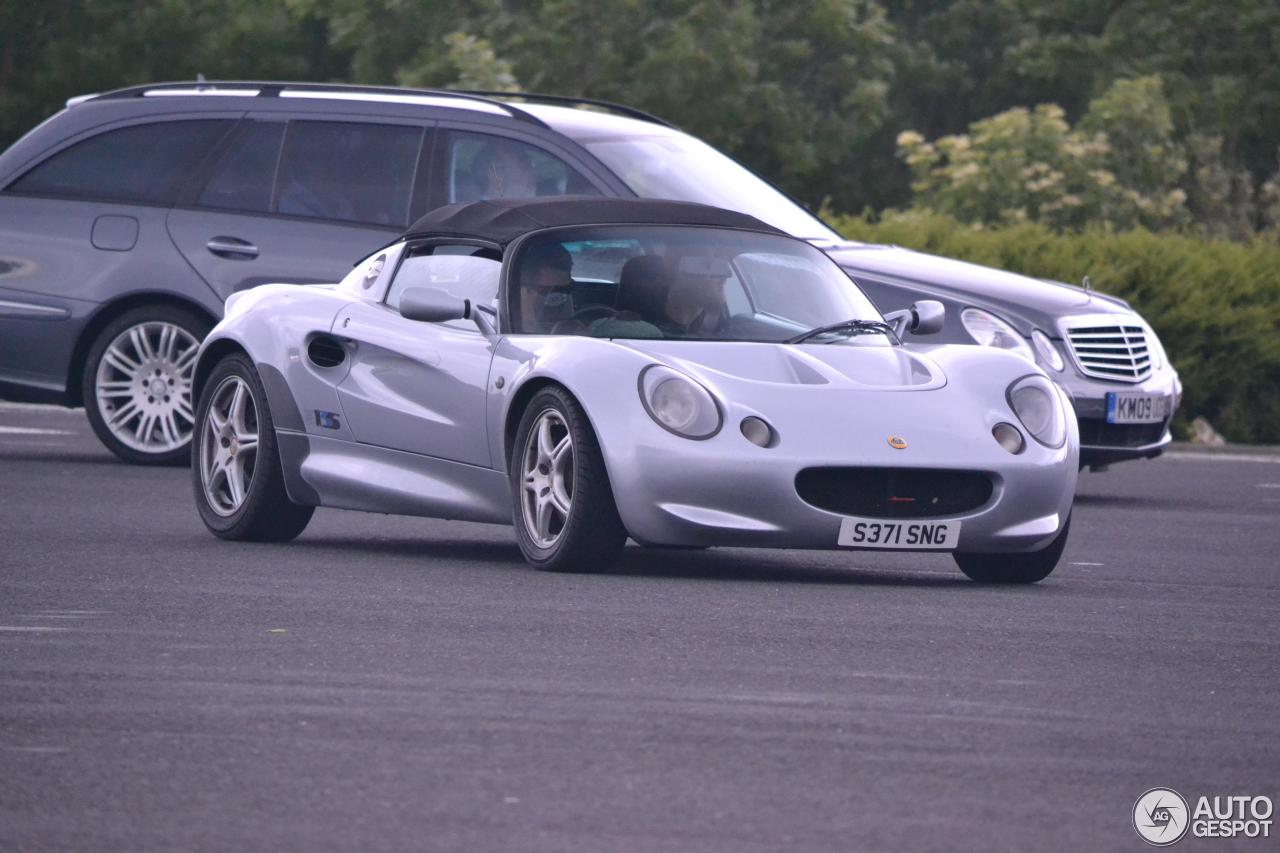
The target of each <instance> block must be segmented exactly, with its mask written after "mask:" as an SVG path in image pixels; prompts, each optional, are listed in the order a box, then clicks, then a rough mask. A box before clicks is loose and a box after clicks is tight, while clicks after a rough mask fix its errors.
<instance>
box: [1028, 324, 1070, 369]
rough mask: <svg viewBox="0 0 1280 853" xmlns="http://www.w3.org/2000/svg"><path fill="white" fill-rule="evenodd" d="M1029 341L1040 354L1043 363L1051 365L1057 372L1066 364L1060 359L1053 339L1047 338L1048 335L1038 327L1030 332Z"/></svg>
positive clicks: (1060, 356) (1060, 355)
mask: <svg viewBox="0 0 1280 853" xmlns="http://www.w3.org/2000/svg"><path fill="white" fill-rule="evenodd" d="M1031 343H1032V344H1033V345H1034V346H1035V348H1036V352H1037V353H1038V354H1039V355H1040V358H1041V360H1042V361H1044V363H1045V364H1047V365H1049V366H1050V367H1052V368H1053V369H1054V370H1056V371H1058V372H1059V373H1061V372H1062V369H1063V368H1065V367H1066V366H1067V363H1066V362H1065V361H1063V360H1062V354H1061V353H1060V352H1058V348H1057V347H1055V346H1054V345H1053V341H1051V340H1049V336H1048V335H1046V334H1045V333H1044V332H1042V331H1040V330H1039V329H1034V330H1032V332H1031Z"/></svg>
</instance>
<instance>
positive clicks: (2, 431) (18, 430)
mask: <svg viewBox="0 0 1280 853" xmlns="http://www.w3.org/2000/svg"><path fill="white" fill-rule="evenodd" d="M0 435H75V433H74V432H72V431H71V430H69V429H41V428H40V427H7V426H0Z"/></svg>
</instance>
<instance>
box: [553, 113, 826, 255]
mask: <svg viewBox="0 0 1280 853" xmlns="http://www.w3.org/2000/svg"><path fill="white" fill-rule="evenodd" d="M578 141H579V142H581V143H582V144H583V145H584V146H586V148H587V150H588V151H590V152H591V153H592V154H594V155H596V156H597V157H599V158H600V159H601V160H602V161H604V163H605V165H607V166H608V167H609V168H610V169H612V170H613V172H614V173H615V174H617V175H618V177H619V178H621V179H622V181H623V183H625V184H626V185H627V186H628V187H630V188H631V191H632V192H634V193H635V194H636V195H638V196H640V197H641V198H665V199H672V200H674V201H695V202H699V203H701V204H710V205H714V206H715V207H723V208H725V209H727V210H736V211H738V212H740V213H746V214H749V215H751V216H754V217H755V218H756V219H759V220H761V221H762V222H768V223H769V224H770V225H772V226H773V227H775V228H778V229H780V230H782V231H786V232H787V233H788V234H791V235H792V236H794V237H799V238H800V239H802V240H818V241H823V242H838V241H840V239H841V237H840V235H839V234H836V233H835V232H834V231H832V230H831V229H830V228H828V227H827V226H825V225H823V224H822V223H821V222H820V221H818V219H817V218H816V217H814V216H813V214H811V213H809V212H808V211H807V210H805V209H804V208H802V207H800V205H798V204H796V203H795V202H794V201H792V200H791V199H789V198H787V197H786V196H785V195H783V194H782V193H780V192H778V191H777V190H776V189H774V188H773V187H771V186H769V184H767V183H765V182H764V181H763V180H761V179H760V178H758V177H757V176H756V175H754V174H752V173H751V172H750V171H748V170H747V169H745V168H744V167H742V166H740V165H738V164H737V163H736V162H734V161H733V160H730V159H729V158H728V157H726V156H725V155H723V154H721V153H720V152H719V151H717V150H716V149H714V148H712V147H711V146H710V145H707V144H706V143H705V142H701V141H700V140H697V139H694V138H693V137H692V136H685V135H683V134H680V135H676V134H671V135H667V136H628V137H608V138H598V139H580V140H578Z"/></svg>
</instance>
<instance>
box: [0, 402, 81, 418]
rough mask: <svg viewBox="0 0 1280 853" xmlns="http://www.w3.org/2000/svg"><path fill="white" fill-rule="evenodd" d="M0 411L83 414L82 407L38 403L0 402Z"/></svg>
mask: <svg viewBox="0 0 1280 853" xmlns="http://www.w3.org/2000/svg"><path fill="white" fill-rule="evenodd" d="M0 412H45V413H46V414H50V415H77V416H78V415H83V414H84V409H68V408H67V407H66V406H49V405H42V404H40V403H0Z"/></svg>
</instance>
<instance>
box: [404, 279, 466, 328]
mask: <svg viewBox="0 0 1280 853" xmlns="http://www.w3.org/2000/svg"><path fill="white" fill-rule="evenodd" d="M400 316H401V317H404V318H405V319H406V320H417V321H419V322H422V323H444V322H447V321H449V320H465V319H467V318H468V317H470V316H471V300H470V299H461V298H459V297H457V296H454V295H453V294H450V293H446V292H445V291H443V290H437V289H436V288H434V287H409V288H406V289H405V291H404V293H402V294H400Z"/></svg>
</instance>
